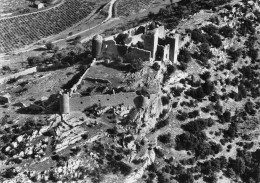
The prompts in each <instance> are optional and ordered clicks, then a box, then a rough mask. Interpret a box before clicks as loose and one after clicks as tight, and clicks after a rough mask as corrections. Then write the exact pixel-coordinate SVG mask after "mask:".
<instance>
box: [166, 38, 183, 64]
mask: <svg viewBox="0 0 260 183" xmlns="http://www.w3.org/2000/svg"><path fill="white" fill-rule="evenodd" d="M179 40H180V35H179V34H176V35H175V36H174V37H170V36H166V38H165V43H166V44H169V45H170V54H169V58H170V60H171V61H172V62H173V63H176V62H177V57H178V53H179V46H180V45H179V44H180V41H179Z"/></svg>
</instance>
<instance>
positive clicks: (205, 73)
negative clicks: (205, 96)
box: [199, 71, 211, 81]
mask: <svg viewBox="0 0 260 183" xmlns="http://www.w3.org/2000/svg"><path fill="white" fill-rule="evenodd" d="M199 76H200V78H201V79H203V80H204V81H206V80H208V79H210V77H211V75H210V72H209V71H206V72H203V73H202V74H200V75H199Z"/></svg>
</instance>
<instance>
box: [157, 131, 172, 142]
mask: <svg viewBox="0 0 260 183" xmlns="http://www.w3.org/2000/svg"><path fill="white" fill-rule="evenodd" d="M157 139H158V140H159V141H160V142H162V143H164V144H167V143H170V142H171V134H170V133H167V134H161V135H159V136H158V137H157Z"/></svg>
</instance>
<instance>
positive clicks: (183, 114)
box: [176, 112, 188, 121]
mask: <svg viewBox="0 0 260 183" xmlns="http://www.w3.org/2000/svg"><path fill="white" fill-rule="evenodd" d="M176 118H177V119H178V120H180V121H185V120H186V119H187V118H188V114H187V113H186V112H180V113H179V114H177V115H176Z"/></svg>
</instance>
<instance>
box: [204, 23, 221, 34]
mask: <svg viewBox="0 0 260 183" xmlns="http://www.w3.org/2000/svg"><path fill="white" fill-rule="evenodd" d="M202 30H203V31H205V32H206V33H208V34H209V35H211V36H212V35H214V34H216V33H218V27H216V26H215V25H213V24H209V25H206V26H204V27H202Z"/></svg>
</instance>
